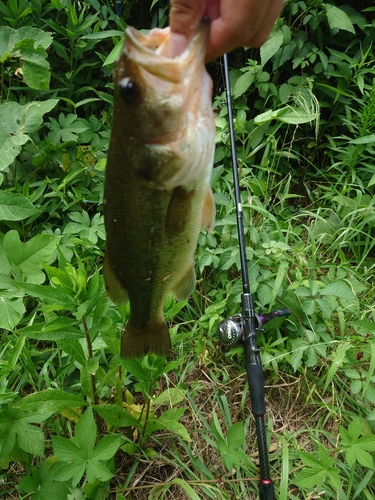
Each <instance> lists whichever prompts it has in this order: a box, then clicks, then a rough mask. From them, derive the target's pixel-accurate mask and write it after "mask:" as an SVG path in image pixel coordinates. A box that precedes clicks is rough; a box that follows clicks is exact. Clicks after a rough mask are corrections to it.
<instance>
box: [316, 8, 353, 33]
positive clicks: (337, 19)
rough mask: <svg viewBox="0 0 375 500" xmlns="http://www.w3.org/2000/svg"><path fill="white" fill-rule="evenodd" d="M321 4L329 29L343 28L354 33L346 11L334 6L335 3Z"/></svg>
mask: <svg viewBox="0 0 375 500" xmlns="http://www.w3.org/2000/svg"><path fill="white" fill-rule="evenodd" d="M323 5H324V7H325V9H326V13H327V21H328V24H329V27H330V28H331V30H333V29H338V30H345V31H349V32H350V33H353V34H355V29H354V26H353V23H352V22H351V20H350V18H349V16H348V15H347V14H346V12H344V11H343V10H342V9H340V8H339V7H336V6H335V5H331V4H328V3H326V4H323Z"/></svg>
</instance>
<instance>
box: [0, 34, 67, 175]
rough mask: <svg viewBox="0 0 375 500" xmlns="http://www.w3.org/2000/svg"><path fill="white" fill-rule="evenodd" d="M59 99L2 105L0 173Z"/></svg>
mask: <svg viewBox="0 0 375 500" xmlns="http://www.w3.org/2000/svg"><path fill="white" fill-rule="evenodd" d="M0 31H1V30H0ZM57 103H58V99H49V100H47V101H33V102H29V103H28V104H25V105H20V104H18V103H16V102H6V103H3V104H0V171H2V170H4V169H6V168H7V167H8V166H9V165H10V164H11V163H12V162H13V161H14V160H15V158H16V157H17V156H18V154H19V153H20V151H21V149H22V146H23V145H24V144H25V143H26V142H28V141H29V140H30V136H29V135H28V134H32V133H33V132H35V131H36V130H38V128H39V127H40V126H41V125H42V123H43V115H44V114H45V113H48V112H49V111H51V109H53V108H54V107H55V106H56V104H57Z"/></svg>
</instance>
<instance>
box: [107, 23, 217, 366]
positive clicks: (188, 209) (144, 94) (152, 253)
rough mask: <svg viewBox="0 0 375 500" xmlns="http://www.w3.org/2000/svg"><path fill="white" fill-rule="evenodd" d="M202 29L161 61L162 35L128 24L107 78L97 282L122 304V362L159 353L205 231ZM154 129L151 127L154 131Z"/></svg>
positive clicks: (208, 157)
mask: <svg viewBox="0 0 375 500" xmlns="http://www.w3.org/2000/svg"><path fill="white" fill-rule="evenodd" d="M206 35H207V26H203V25H202V27H201V28H200V30H199V32H198V33H197V35H196V36H195V37H194V38H193V40H192V41H191V43H190V44H189V46H188V47H187V49H186V50H185V51H184V52H183V53H182V54H181V55H180V56H177V57H175V58H174V59H171V58H168V57H165V56H163V55H162V53H160V52H162V50H159V48H160V47H166V46H167V44H168V40H169V36H170V31H169V28H165V29H164V30H160V29H156V30H151V31H150V32H149V35H144V34H141V33H140V32H138V31H137V30H135V29H134V28H130V27H128V28H127V30H126V33H125V43H124V48H123V51H122V53H121V55H120V57H119V60H118V61H117V63H116V68H115V72H114V93H115V101H114V116H113V123H112V132H111V140H110V147H109V151H108V158H107V167H106V176H105V186H104V217H105V227H106V235H107V242H106V254H105V262H104V279H105V284H106V289H107V292H108V294H109V296H110V298H111V299H112V300H113V301H114V302H115V303H117V304H120V303H122V302H124V301H125V300H129V301H130V317H129V320H128V322H127V324H126V326H125V331H124V334H123V337H122V341H121V355H122V356H123V357H126V358H134V357H141V356H143V355H145V354H146V353H147V352H154V353H156V354H159V355H163V356H167V355H169V354H170V353H171V341H170V336H169V332H168V328H167V325H166V323H165V320H164V316H163V308H164V304H165V301H166V298H167V296H168V294H169V293H170V292H171V291H172V293H173V294H174V296H175V297H176V299H178V300H183V299H186V298H188V297H189V296H190V295H191V293H192V291H193V290H194V287H195V271H194V262H193V256H194V252H195V249H196V244H197V239H198V236H199V232H200V229H201V226H202V224H203V225H204V226H205V227H206V228H207V229H208V230H211V229H212V227H213V224H214V217H215V205H214V201H213V195H212V191H211V188H210V178H211V171H212V163H213V152H214V137H215V126H214V119H213V113H212V104H211V80H210V77H209V76H208V74H207V72H206V70H205V67H204V53H205V44H206ZM156 124H157V126H156Z"/></svg>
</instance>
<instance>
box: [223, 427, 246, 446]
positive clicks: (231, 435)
mask: <svg viewBox="0 0 375 500" xmlns="http://www.w3.org/2000/svg"><path fill="white" fill-rule="evenodd" d="M244 440H245V433H244V428H243V424H242V423H241V422H238V423H237V424H233V425H232V426H231V427H229V430H228V434H227V441H228V446H229V447H230V448H235V449H237V448H241V447H242V445H243V443H244Z"/></svg>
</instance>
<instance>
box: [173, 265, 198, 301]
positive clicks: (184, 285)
mask: <svg viewBox="0 0 375 500" xmlns="http://www.w3.org/2000/svg"><path fill="white" fill-rule="evenodd" d="M194 288H195V270H194V264H193V263H192V264H191V266H190V267H189V269H188V271H187V273H186V274H185V276H184V277H183V278H182V280H180V281H179V282H178V283H177V285H175V286H174V287H173V289H172V293H173V296H174V298H175V299H176V300H186V299H188V298H189V297H190V295H191V294H192V293H193V291H194Z"/></svg>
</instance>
